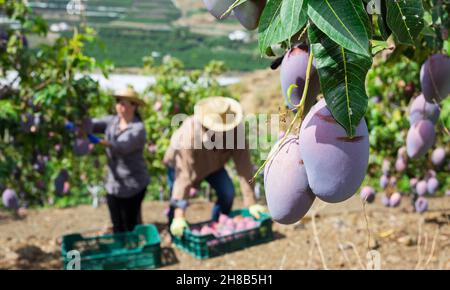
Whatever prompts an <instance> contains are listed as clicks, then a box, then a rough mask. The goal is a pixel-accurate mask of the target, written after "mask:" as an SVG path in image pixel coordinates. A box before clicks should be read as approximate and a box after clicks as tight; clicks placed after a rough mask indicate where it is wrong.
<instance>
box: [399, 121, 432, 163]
mask: <svg viewBox="0 0 450 290" xmlns="http://www.w3.org/2000/svg"><path fill="white" fill-rule="evenodd" d="M435 137H436V131H435V129H434V125H433V123H432V122H431V121H428V120H420V121H418V122H417V123H415V124H414V125H412V126H411V128H409V131H408V136H407V137H406V149H407V151H408V156H409V157H411V158H418V157H422V156H424V155H425V154H426V153H427V151H428V150H429V149H430V148H431V146H433V144H434V140H435Z"/></svg>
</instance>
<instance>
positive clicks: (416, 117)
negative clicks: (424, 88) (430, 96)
mask: <svg viewBox="0 0 450 290" xmlns="http://www.w3.org/2000/svg"><path fill="white" fill-rule="evenodd" d="M440 113H441V111H440V109H439V105H437V104H434V103H429V102H427V101H426V100H425V97H424V96H423V94H421V95H419V96H418V97H417V98H415V99H414V101H413V102H412V103H411V107H410V109H409V124H410V125H411V126H412V125H414V124H415V123H416V122H418V121H420V120H430V121H431V122H433V124H436V123H437V121H438V120H439V115H440Z"/></svg>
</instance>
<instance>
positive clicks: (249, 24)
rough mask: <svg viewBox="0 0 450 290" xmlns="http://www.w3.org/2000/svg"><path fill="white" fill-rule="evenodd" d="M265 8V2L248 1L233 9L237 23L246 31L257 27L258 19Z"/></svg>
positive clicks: (261, 0) (262, 0)
mask: <svg viewBox="0 0 450 290" xmlns="http://www.w3.org/2000/svg"><path fill="white" fill-rule="evenodd" d="M264 7H266V0H248V1H247V2H244V3H243V4H241V5H239V6H237V7H236V8H234V9H233V11H234V15H235V16H236V18H237V19H238V20H239V22H240V23H241V24H242V26H244V27H245V28H246V29H248V30H254V29H256V28H257V27H258V25H259V19H260V18H261V14H262V12H263V10H264Z"/></svg>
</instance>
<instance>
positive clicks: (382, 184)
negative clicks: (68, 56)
mask: <svg viewBox="0 0 450 290" xmlns="http://www.w3.org/2000/svg"><path fill="white" fill-rule="evenodd" d="M388 184H389V177H387V175H382V176H381V177H380V187H381V189H385V188H386V187H387V186H388Z"/></svg>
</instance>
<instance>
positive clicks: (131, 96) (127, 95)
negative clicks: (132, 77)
mask: <svg viewBox="0 0 450 290" xmlns="http://www.w3.org/2000/svg"><path fill="white" fill-rule="evenodd" d="M113 97H115V98H121V99H126V100H128V101H130V102H133V103H135V104H137V105H139V106H143V105H145V101H144V100H142V99H141V98H140V97H139V94H138V93H137V92H136V91H135V90H134V89H133V88H130V87H127V88H124V89H120V90H116V91H115V92H114V94H113Z"/></svg>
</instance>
